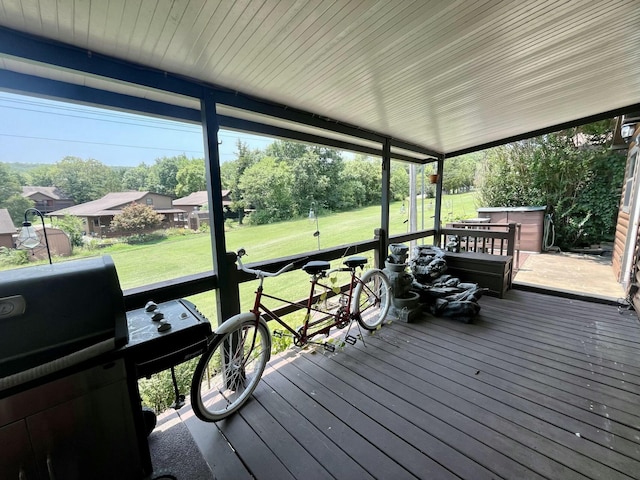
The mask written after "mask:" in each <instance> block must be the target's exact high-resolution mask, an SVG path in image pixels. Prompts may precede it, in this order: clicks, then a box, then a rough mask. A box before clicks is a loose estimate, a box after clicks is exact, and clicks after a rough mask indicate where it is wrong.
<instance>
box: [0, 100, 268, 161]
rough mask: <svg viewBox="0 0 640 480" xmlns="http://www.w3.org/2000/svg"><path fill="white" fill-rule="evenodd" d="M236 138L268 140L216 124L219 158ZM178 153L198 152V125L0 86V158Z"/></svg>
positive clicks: (258, 143) (150, 157)
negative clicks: (30, 94) (18, 92)
mask: <svg viewBox="0 0 640 480" xmlns="http://www.w3.org/2000/svg"><path fill="white" fill-rule="evenodd" d="M238 138H239V139H241V140H242V141H244V142H245V143H247V144H248V145H249V147H250V148H264V147H266V146H267V145H268V144H269V143H271V142H272V141H273V139H270V138H266V137H258V136H254V135H248V134H244V133H238V132H231V131H226V130H221V131H220V133H219V140H220V141H221V142H222V144H221V145H220V147H219V148H220V157H221V160H222V161H223V162H225V161H228V160H233V159H234V158H235V155H234V152H235V150H236V148H235V145H236V141H237V139H238ZM180 154H185V155H186V156H187V157H189V158H203V157H204V150H203V141H202V129H201V128H200V126H199V125H192V124H186V123H178V122H171V121H168V120H163V119H158V118H153V117H144V116H139V115H132V114H127V113H121V112H117V111H113V110H104V109H97V108H91V107H85V106H82V105H76V104H69V103H62V102H55V101H50V100H44V99H41V98H35V97H26V96H21V95H14V94H10V93H5V92H0V162H5V163H10V162H21V163H48V164H51V163H56V162H58V161H59V160H61V159H62V158H64V157H66V156H74V157H80V158H82V159H85V160H86V159H88V158H93V159H95V160H99V161H100V162H102V163H104V164H105V165H110V166H127V167H133V166H137V165H139V164H140V163H142V162H144V163H146V164H147V165H151V164H153V163H154V161H155V159H156V158H160V157H171V156H174V155H180Z"/></svg>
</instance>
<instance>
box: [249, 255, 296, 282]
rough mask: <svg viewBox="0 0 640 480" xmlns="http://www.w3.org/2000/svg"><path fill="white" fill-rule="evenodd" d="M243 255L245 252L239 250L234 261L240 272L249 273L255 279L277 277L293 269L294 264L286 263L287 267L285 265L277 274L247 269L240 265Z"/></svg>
mask: <svg viewBox="0 0 640 480" xmlns="http://www.w3.org/2000/svg"><path fill="white" fill-rule="evenodd" d="M243 255H246V252H245V250H244V249H240V250H239V251H238V253H237V254H236V261H237V262H238V266H239V267H240V270H242V271H243V272H246V273H250V274H251V275H255V276H256V277H257V278H265V277H277V276H278V275H280V274H282V273H284V272H286V271H289V270H291V269H292V268H293V267H294V262H291V263H288V264H287V265H285V266H284V267H282V268H281V269H280V270H278V271H277V272H265V271H264V270H257V269H253V268H247V267H245V266H244V265H243V264H242V260H241V257H242V256H243Z"/></svg>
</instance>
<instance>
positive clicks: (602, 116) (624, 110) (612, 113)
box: [447, 103, 640, 158]
mask: <svg viewBox="0 0 640 480" xmlns="http://www.w3.org/2000/svg"><path fill="white" fill-rule="evenodd" d="M639 110H640V103H634V104H633V105H628V106H626V107H621V108H616V109H614V110H608V111H606V112H603V113H599V114H597V115H590V116H588V117H582V118H578V119H576V120H572V121H570V122H564V123H558V124H556V125H552V126H550V127H546V128H541V129H538V130H533V131H531V132H527V133H523V134H521V135H514V136H512V137H507V138H503V139H501V140H496V141H493V142H489V143H484V144H482V145H476V146H475V147H469V148H464V149H462V150H456V151H455V152H451V153H447V158H452V157H458V156H460V155H465V154H467V153H473V152H479V151H481V150H486V149H488V148H493V147H499V146H501V145H506V144H507V143H513V142H519V141H521V140H527V139H529V138H534V137H539V136H541V135H547V134H549V133H554V132H559V131H560V130H566V129H568V128H574V127H579V126H581V125H587V124H589V123H594V122H599V121H600V120H607V119H611V118H615V117H618V116H620V115H624V114H628V113H631V112H637V111H639Z"/></svg>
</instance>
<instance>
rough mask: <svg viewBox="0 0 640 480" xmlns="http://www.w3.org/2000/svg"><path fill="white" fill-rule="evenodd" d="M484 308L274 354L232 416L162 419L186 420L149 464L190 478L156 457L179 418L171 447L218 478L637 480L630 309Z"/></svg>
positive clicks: (558, 302)
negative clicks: (182, 438) (338, 347)
mask: <svg viewBox="0 0 640 480" xmlns="http://www.w3.org/2000/svg"><path fill="white" fill-rule="evenodd" d="M480 302H481V305H482V310H481V312H480V315H479V316H478V317H477V318H476V319H475V321H474V322H473V323H470V324H463V323H459V322H456V321H455V320H446V319H437V318H434V317H431V316H430V315H425V316H423V317H422V318H420V319H419V320H417V321H416V322H414V323H409V324H406V323H402V322H394V323H392V324H390V325H385V326H384V327H383V329H382V330H380V331H379V332H377V333H376V334H374V335H370V336H369V335H368V336H366V337H365V341H366V347H365V346H364V345H363V343H362V342H358V344H357V345H356V346H353V347H350V346H347V348H345V349H344V350H342V351H339V352H336V353H331V354H330V353H323V352H309V351H305V352H296V351H288V352H285V353H284V354H281V355H278V356H277V357H274V358H272V360H271V362H270V364H269V366H268V371H267V372H266V374H265V375H264V377H263V380H262V381H261V383H260V385H259V386H258V389H257V391H256V392H255V394H254V398H253V399H252V400H251V401H250V402H248V403H247V405H246V406H245V407H244V408H243V409H242V410H241V411H240V412H239V414H237V415H235V416H233V417H232V418H230V419H228V420H225V421H222V422H220V423H218V424H207V423H204V422H201V421H200V420H198V419H197V418H195V416H194V415H193V413H192V412H191V410H190V409H189V408H188V407H184V408H183V409H181V410H179V411H178V412H177V415H176V414H175V413H171V414H170V415H172V416H173V417H172V421H173V422H178V416H179V420H180V422H178V423H181V424H182V425H181V426H178V425H176V423H173V424H172V423H169V424H168V425H172V426H170V427H169V426H168V427H167V428H166V430H165V429H162V428H159V429H158V430H156V431H155V432H154V433H152V435H151V437H150V444H151V447H152V455H154V461H155V462H156V463H157V465H159V466H160V471H164V468H163V466H166V465H167V463H172V465H173V468H174V470H173V471H171V469H169V471H170V472H171V473H173V474H174V475H176V476H177V478H187V477H184V476H181V472H180V471H179V469H180V468H191V467H192V466H193V464H194V463H195V462H194V461H193V460H187V461H184V459H185V458H187V459H188V458H190V457H189V456H188V455H187V456H186V457H183V461H182V462H183V463H181V461H180V460H178V459H177V458H179V457H180V455H177V456H176V459H175V460H174V461H173V462H171V461H169V462H168V460H169V459H168V458H167V457H166V452H165V453H163V451H161V450H158V451H156V452H154V445H159V444H160V443H161V442H162V437H163V436H164V435H169V436H170V435H173V434H174V433H175V431H174V430H172V429H176V430H177V429H179V428H184V426H186V428H188V430H189V432H190V434H191V436H192V437H193V439H194V441H195V442H194V443H191V440H189V442H186V443H185V445H184V446H183V447H180V446H178V445H176V446H175V449H176V452H179V451H181V448H188V447H187V445H190V446H194V445H196V444H197V446H198V448H199V450H200V452H201V454H202V458H203V459H204V460H205V461H206V462H207V464H208V465H209V467H210V469H211V472H212V473H211V476H210V477H208V478H214V476H215V478H217V479H220V480H223V479H227V478H228V479H240V478H257V479H285V478H345V479H347V478H474V479H480V478H514V479H515V478H518V479H523V478H550V479H573V478H575V479H578V478H591V479H607V480H608V479H628V478H637V472H638V471H640V461H639V460H638V458H639V455H640V431H639V428H640V415H639V412H638V402H639V401H640V356H638V347H639V345H640V324H639V323H638V321H637V319H636V317H635V314H630V313H629V312H627V311H625V310H619V309H618V307H616V306H615V305H607V304H599V303H593V302H588V301H580V300H571V299H567V298H562V297H557V296H549V295H544V294H540V293H535V292H528V291H522V290H510V291H509V292H508V294H507V296H506V298H503V299H497V298H494V297H483V298H482V299H481V301H480ZM172 432H173V433H172ZM154 442H155V443H154ZM227 442H228V443H227ZM163 455H164V457H163ZM192 455H193V453H192ZM196 456H197V455H196ZM199 461H200V460H199ZM187 466H188V467H187ZM202 471H203V472H204V473H203V475H205V476H203V477H202V478H207V477H206V471H205V470H202Z"/></svg>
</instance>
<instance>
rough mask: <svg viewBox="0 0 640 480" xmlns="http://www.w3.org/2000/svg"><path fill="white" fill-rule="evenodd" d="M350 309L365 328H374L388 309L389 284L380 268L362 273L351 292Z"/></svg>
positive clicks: (380, 322) (379, 323) (389, 297)
mask: <svg viewBox="0 0 640 480" xmlns="http://www.w3.org/2000/svg"><path fill="white" fill-rule="evenodd" d="M353 298H354V303H353V306H352V310H353V311H354V312H355V313H356V314H357V315H358V316H357V318H358V323H359V324H360V326H361V327H362V328H364V329H366V330H375V329H377V328H378V327H379V326H380V325H381V324H382V321H383V320H384V318H385V317H386V316H387V312H388V311H389V302H390V301H391V286H390V285H389V280H388V279H387V276H386V275H385V274H384V273H383V272H382V270H378V269H372V270H368V271H367V272H365V273H364V275H362V277H361V278H360V281H359V282H358V284H357V285H356V289H355V292H354V294H353Z"/></svg>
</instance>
